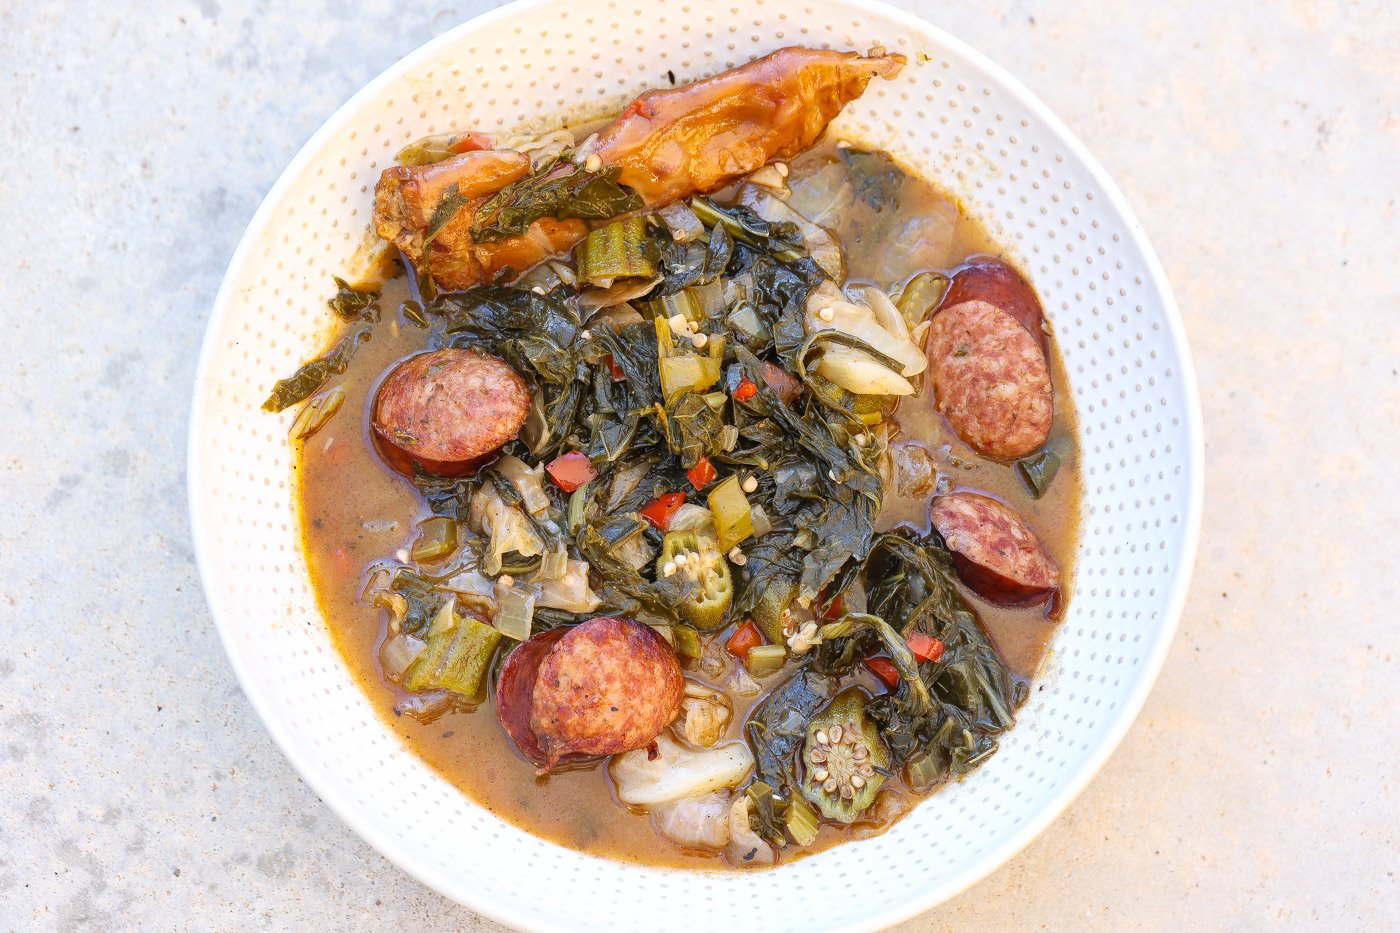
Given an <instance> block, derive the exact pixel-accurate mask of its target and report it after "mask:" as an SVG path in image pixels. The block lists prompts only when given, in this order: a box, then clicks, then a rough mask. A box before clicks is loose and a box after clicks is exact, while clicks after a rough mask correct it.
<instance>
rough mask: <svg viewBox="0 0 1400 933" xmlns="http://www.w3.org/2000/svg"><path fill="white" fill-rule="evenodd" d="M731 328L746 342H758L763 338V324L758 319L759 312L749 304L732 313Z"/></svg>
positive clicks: (730, 316)
mask: <svg viewBox="0 0 1400 933" xmlns="http://www.w3.org/2000/svg"><path fill="white" fill-rule="evenodd" d="M729 327H730V329H732V330H733V331H735V332H736V333H738V334H739V335H740V336H742V337H743V338H744V340H746V341H748V340H757V339H758V338H759V337H762V336H763V323H762V322H761V321H760V320H759V319H758V312H756V311H755V310H754V309H753V307H752V306H751V305H749V304H747V303H745V304H742V305H740V306H739V307H738V308H736V309H735V310H734V311H732V312H731V313H730V315H729Z"/></svg>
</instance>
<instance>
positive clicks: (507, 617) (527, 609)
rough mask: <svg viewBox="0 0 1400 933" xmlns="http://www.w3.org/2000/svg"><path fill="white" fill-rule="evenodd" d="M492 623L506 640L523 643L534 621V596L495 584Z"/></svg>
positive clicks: (520, 590)
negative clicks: (494, 608)
mask: <svg viewBox="0 0 1400 933" xmlns="http://www.w3.org/2000/svg"><path fill="white" fill-rule="evenodd" d="M492 621H493V622H495V623H496V631H498V632H500V633H501V634H502V635H504V636H505V637H506V638H511V639H514V640H515V641H525V640H526V639H527V638H529V637H530V627H531V626H532V625H533V624H534V621H535V594H534V593H530V592H526V591H525V590H522V589H521V588H519V587H516V586H501V585H500V584H499V583H498V584H496V617H495V618H494V619H493V620H492Z"/></svg>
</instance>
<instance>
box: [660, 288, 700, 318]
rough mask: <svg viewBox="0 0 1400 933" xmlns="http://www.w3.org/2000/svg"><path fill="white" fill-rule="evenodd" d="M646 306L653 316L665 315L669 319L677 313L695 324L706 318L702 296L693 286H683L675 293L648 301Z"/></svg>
mask: <svg viewBox="0 0 1400 933" xmlns="http://www.w3.org/2000/svg"><path fill="white" fill-rule="evenodd" d="M646 306H647V311H649V312H650V313H651V315H652V316H653V317H664V318H665V319H666V320H667V321H670V320H671V318H673V317H675V316H676V315H677V314H680V315H683V316H684V317H685V319H686V320H687V321H691V322H693V323H695V324H699V323H700V322H701V321H703V320H705V307H704V305H702V304H701V303H700V296H699V294H698V293H697V292H696V291H695V289H693V288H683V289H681V290H680V291H678V292H676V293H675V294H674V295H667V296H665V297H664V298H658V299H656V300H655V301H648V302H647V303H646Z"/></svg>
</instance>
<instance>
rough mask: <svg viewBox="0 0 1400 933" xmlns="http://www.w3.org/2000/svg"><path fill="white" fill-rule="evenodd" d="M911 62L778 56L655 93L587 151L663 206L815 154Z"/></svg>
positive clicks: (814, 53) (819, 52)
mask: <svg viewBox="0 0 1400 933" xmlns="http://www.w3.org/2000/svg"><path fill="white" fill-rule="evenodd" d="M902 67H904V56H903V55H883V56H880V57H878V58H864V57H862V56H861V55H859V54H857V53H855V52H833V51H830V50H826V49H802V48H795V47H790V48H785V49H779V50H778V51H776V52H773V53H772V54H769V55H765V56H764V57H763V58H759V59H755V60H754V61H751V62H749V63H748V64H746V65H740V66H739V67H738V68H735V69H732V70H730V71H726V72H724V73H723V74H718V75H715V76H714V77H713V78H706V79H705V80H703V81H696V82H695V83H694V84H688V85H685V86H684V87H679V88H674V89H670V90H659V91H648V92H646V93H645V94H643V95H642V96H640V97H638V98H637V99H636V100H634V101H633V102H632V103H631V105H630V106H628V108H627V109H626V110H624V111H623V112H622V116H620V117H618V118H617V120H616V121H614V122H613V123H612V124H611V125H610V126H608V127H607V128H606V129H604V130H603V131H602V132H601V133H599V134H598V139H597V140H596V142H595V143H594V144H593V145H592V146H591V147H589V150H588V151H591V152H596V153H597V154H598V155H599V156H600V157H602V160H603V164H605V165H618V166H621V167H622V174H621V175H620V176H619V178H618V181H620V182H621V183H622V184H624V185H626V186H627V187H629V188H631V189H632V190H633V191H635V192H637V194H639V195H641V197H642V200H644V201H646V203H647V204H648V206H651V207H663V206H665V205H666V204H669V203H671V202H673V201H677V200H679V199H681V198H685V197H689V196H690V195H692V194H696V193H705V192H709V191H714V190H716V189H717V188H722V187H724V186H725V185H727V184H729V183H730V182H732V181H734V180H735V179H738V178H741V177H743V176H744V175H747V174H749V173H750V172H753V171H756V170H757V169H759V168H762V167H763V166H764V165H765V164H767V163H768V162H771V161H772V160H774V159H785V158H790V157H792V156H795V155H797V154H798V153H799V152H802V151H804V150H806V149H809V148H811V146H812V144H813V143H815V142H816V141H817V139H818V138H819V137H820V136H821V135H822V133H823V132H825V131H826V127H827V124H828V123H830V122H831V121H832V119H834V118H835V116H836V115H837V114H838V113H840V112H841V108H842V107H844V106H846V104H848V103H850V102H851V101H853V100H855V99H856V98H857V97H859V96H860V95H861V94H862V93H864V91H865V86H866V85H867V84H869V83H870V79H871V78H873V77H875V76H876V75H879V76H880V77H882V78H893V77H894V76H895V75H896V74H898V73H899V70H900V69H901V68H902Z"/></svg>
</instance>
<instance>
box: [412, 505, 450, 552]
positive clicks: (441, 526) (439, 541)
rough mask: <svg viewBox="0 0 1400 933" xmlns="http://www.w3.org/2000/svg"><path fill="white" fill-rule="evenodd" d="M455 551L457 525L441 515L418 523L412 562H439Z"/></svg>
mask: <svg viewBox="0 0 1400 933" xmlns="http://www.w3.org/2000/svg"><path fill="white" fill-rule="evenodd" d="M455 550H457V523H456V522H455V521H453V520H452V519H450V518H446V517H444V516H442V515H435V516H433V517H432V518H429V519H427V520H426V521H422V522H419V523H418V537H417V538H416V539H415V540H414V542H413V550H412V551H411V552H410V556H412V557H413V559H414V560H417V561H424V560H441V559H442V558H444V557H446V556H447V555H449V554H451V553H452V552H453V551H455Z"/></svg>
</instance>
